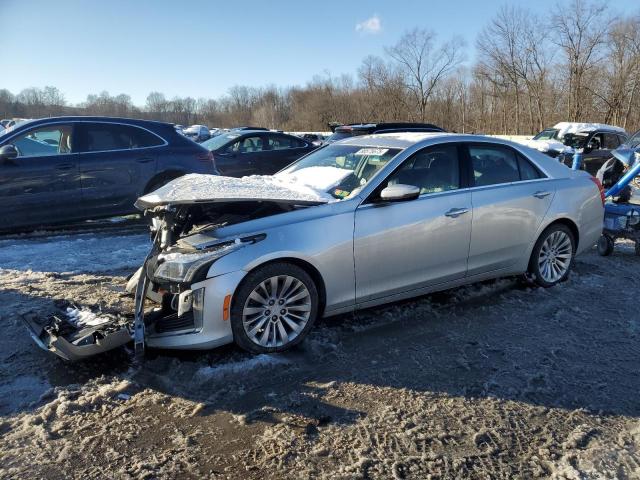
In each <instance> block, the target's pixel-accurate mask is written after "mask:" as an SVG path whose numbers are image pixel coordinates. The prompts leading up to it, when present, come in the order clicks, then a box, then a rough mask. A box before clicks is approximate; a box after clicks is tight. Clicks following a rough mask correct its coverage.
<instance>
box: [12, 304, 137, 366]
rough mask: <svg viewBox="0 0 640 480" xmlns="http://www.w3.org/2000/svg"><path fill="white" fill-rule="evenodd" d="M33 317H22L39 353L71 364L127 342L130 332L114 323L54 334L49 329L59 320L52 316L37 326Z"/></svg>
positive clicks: (122, 325)
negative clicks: (41, 352) (45, 353)
mask: <svg viewBox="0 0 640 480" xmlns="http://www.w3.org/2000/svg"><path fill="white" fill-rule="evenodd" d="M37 318H38V317H37V316H36V315H35V314H29V313H28V314H26V315H23V316H22V321H23V322H24V324H25V326H26V327H27V329H28V331H29V334H30V335H31V338H33V340H34V341H35V342H36V344H37V345H38V346H39V347H40V348H42V349H43V350H45V351H48V352H51V353H54V354H55V355H57V356H59V357H61V358H63V359H65V360H68V361H72V362H73V361H77V360H84V359H86V358H89V357H93V356H94V355H98V354H100V353H104V352H107V351H109V350H113V349H114V348H118V347H121V346H123V345H125V344H127V343H129V342H130V341H131V332H130V331H129V328H128V325H127V324H126V323H125V324H121V323H118V324H116V323H115V322H114V324H108V325H106V324H105V325H100V326H98V327H85V328H78V329H76V330H71V331H68V332H66V334H62V333H60V334H56V333H54V329H52V328H51V327H52V324H53V323H54V322H55V321H59V320H60V319H58V318H57V317H53V319H51V320H49V321H48V322H47V324H45V325H41V324H40V323H39V322H38V321H37Z"/></svg>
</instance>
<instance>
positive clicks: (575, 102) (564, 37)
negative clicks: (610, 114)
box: [552, 0, 612, 121]
mask: <svg viewBox="0 0 640 480" xmlns="http://www.w3.org/2000/svg"><path fill="white" fill-rule="evenodd" d="M568 7H569V8H563V9H561V10H560V11H559V12H558V13H556V14H555V15H554V16H553V19H552V28H553V31H554V42H555V43H556V44H557V45H558V46H559V47H560V48H561V49H562V51H563V52H564V54H565V57H566V66H567V69H568V74H569V75H568V82H569V83H568V95H567V117H568V119H569V120H572V121H578V120H580V119H582V117H583V112H584V110H585V102H587V98H586V96H587V95H586V93H587V92H588V91H589V88H588V86H587V84H586V81H585V80H586V76H587V74H588V73H589V72H590V71H591V70H592V69H593V68H594V67H595V66H596V65H597V64H598V63H599V61H601V60H602V52H603V48H602V47H603V45H604V43H605V41H606V39H607V32H608V31H609V28H610V26H611V22H612V20H611V18H610V17H609V16H608V15H607V12H606V10H607V8H606V4H604V3H589V2H588V0H572V2H571V3H570V4H569V5H568Z"/></svg>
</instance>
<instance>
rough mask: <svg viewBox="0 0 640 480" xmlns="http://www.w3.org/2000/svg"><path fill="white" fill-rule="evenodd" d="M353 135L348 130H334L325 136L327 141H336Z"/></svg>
mask: <svg viewBox="0 0 640 480" xmlns="http://www.w3.org/2000/svg"><path fill="white" fill-rule="evenodd" d="M352 136H353V135H352V133H351V132H350V131H349V132H335V133H333V134H332V135H330V136H329V138H327V142H329V143H331V142H337V141H338V140H344V139H345V138H351V137H352Z"/></svg>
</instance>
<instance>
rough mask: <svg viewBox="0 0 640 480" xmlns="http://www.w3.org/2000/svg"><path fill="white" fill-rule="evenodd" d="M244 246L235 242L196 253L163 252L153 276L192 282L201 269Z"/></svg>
mask: <svg viewBox="0 0 640 480" xmlns="http://www.w3.org/2000/svg"><path fill="white" fill-rule="evenodd" d="M242 246H243V244H242V242H234V243H227V244H225V245H222V246H217V247H216V248H211V249H207V250H202V251H199V252H194V253H179V252H172V253H161V254H160V255H158V259H157V267H156V270H155V272H154V273H153V277H154V278H155V279H157V280H166V281H169V282H176V283H190V282H192V281H193V280H194V278H195V276H196V274H197V273H198V271H199V270H200V269H202V268H204V267H208V266H209V265H210V264H211V263H213V262H214V261H215V260H217V259H219V258H220V257H223V256H225V255H227V254H229V253H231V252H232V251H234V250H238V249H239V248H241V247H242Z"/></svg>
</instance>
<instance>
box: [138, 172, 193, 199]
mask: <svg viewBox="0 0 640 480" xmlns="http://www.w3.org/2000/svg"><path fill="white" fill-rule="evenodd" d="M183 175H185V172H183V171H182V170H163V171H162V172H158V173H156V174H155V175H154V176H153V177H151V179H150V180H149V181H148V182H147V184H146V185H145V186H144V191H143V194H145V195H146V194H147V193H149V192H151V191H152V189H154V190H155V188H153V187H154V186H155V185H157V184H159V183H160V182H162V181H165V180H166V181H167V182H169V181H171V180H175V179H176V178H178V177H181V176H183Z"/></svg>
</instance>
